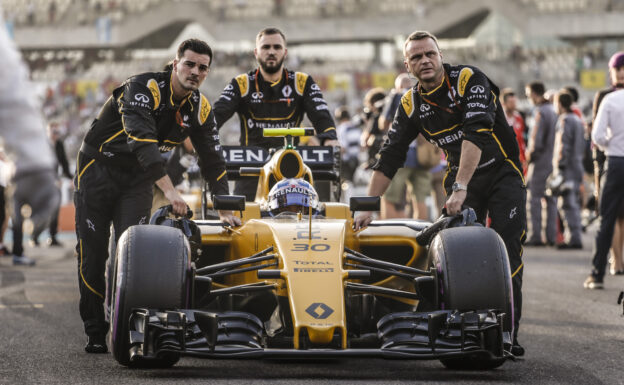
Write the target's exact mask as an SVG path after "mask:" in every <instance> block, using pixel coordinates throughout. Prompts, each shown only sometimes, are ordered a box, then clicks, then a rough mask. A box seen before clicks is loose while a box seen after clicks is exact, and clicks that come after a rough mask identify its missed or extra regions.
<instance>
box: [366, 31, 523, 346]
mask: <svg viewBox="0 0 624 385" xmlns="http://www.w3.org/2000/svg"><path fill="white" fill-rule="evenodd" d="M403 54H404V63H405V67H406V68H407V70H408V71H409V73H411V74H412V75H414V76H415V77H416V78H417V79H418V84H416V85H415V86H414V87H413V88H411V89H410V90H409V91H407V92H406V93H405V94H404V95H403V98H402V99H401V107H400V108H399V109H398V110H397V113H396V115H395V117H394V122H393V123H392V127H391V129H390V131H389V133H388V139H387V140H386V142H385V143H384V145H383V147H382V148H381V150H380V159H379V161H378V162H377V163H376V164H375V166H374V167H373V169H374V170H375V171H374V172H373V176H372V178H371V181H370V183H369V185H368V195H371V196H380V195H382V194H383V193H384V192H385V191H386V189H387V188H388V185H389V184H390V181H391V179H392V177H393V176H394V174H395V173H396V171H397V169H398V168H400V167H401V166H402V165H403V163H404V161H405V156H406V153H407V149H408V146H409V144H410V143H411V142H412V140H414V139H415V138H416V137H417V136H418V135H419V134H421V135H423V136H424V137H425V138H426V139H427V140H429V141H430V142H431V143H433V144H435V145H436V146H438V147H441V148H442V149H444V151H445V152H446V154H447V158H448V162H449V168H448V171H447V175H446V177H445V183H444V187H445V189H446V192H447V196H448V198H447V201H446V210H447V213H448V214H449V215H455V214H457V213H459V212H460V210H461V208H462V206H464V205H466V206H469V207H472V208H474V209H475V211H476V213H477V215H478V220H479V221H480V222H481V223H484V222H485V219H486V216H488V215H489V217H490V218H491V220H492V222H491V227H492V228H493V229H494V230H495V231H496V232H497V233H498V234H499V235H500V236H501V237H502V239H503V241H504V242H505V246H506V248H507V253H508V256H509V262H510V267H511V272H512V282H513V299H514V309H513V312H514V314H513V317H512V318H513V319H514V340H513V346H512V348H511V352H512V353H513V354H514V355H516V356H522V355H523V354H524V349H523V348H522V347H521V346H520V345H519V343H518V339H517V335H518V326H519V320H520V315H521V309H522V291H521V290H522V267H523V265H522V258H521V256H522V242H523V241H524V237H525V231H526V209H525V204H526V186H525V183H524V179H523V176H522V171H521V170H522V166H521V164H520V160H519V155H518V154H519V150H518V143H517V142H516V139H515V135H514V132H513V130H512V129H511V127H509V125H508V124H507V121H506V119H505V115H504V113H503V109H502V107H501V105H500V102H499V100H498V94H499V89H498V87H497V86H496V85H495V84H494V83H492V82H491V81H490V79H488V77H487V76H486V75H485V74H484V73H483V72H481V71H480V70H479V69H478V68H475V67H472V66H467V65H458V66H451V65H449V64H444V63H443V62H442V53H441V51H440V48H439V46H438V42H437V39H436V37H435V36H434V35H432V34H430V33H429V32H424V31H417V32H413V33H412V34H411V35H410V36H409V37H408V38H407V40H406V41H405V45H404V48H403ZM371 221H372V213H371V212H362V213H360V214H359V215H358V216H357V217H356V218H355V220H354V228H355V230H358V229H360V228H363V227H365V226H368V224H369V223H370V222H371ZM484 278H485V277H484Z"/></svg>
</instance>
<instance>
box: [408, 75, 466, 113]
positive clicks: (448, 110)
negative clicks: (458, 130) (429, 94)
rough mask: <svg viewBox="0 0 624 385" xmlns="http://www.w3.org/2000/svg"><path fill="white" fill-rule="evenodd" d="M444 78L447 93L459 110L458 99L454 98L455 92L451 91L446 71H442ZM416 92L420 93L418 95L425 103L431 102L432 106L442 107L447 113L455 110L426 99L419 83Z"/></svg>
mask: <svg viewBox="0 0 624 385" xmlns="http://www.w3.org/2000/svg"><path fill="white" fill-rule="evenodd" d="M444 80H445V81H446V86H447V87H448V89H449V94H450V95H451V98H452V99H453V103H455V105H456V106H457V108H458V109H459V110H460V111H461V110H462V108H461V105H460V104H459V101H458V100H457V99H455V92H453V89H452V88H451V81H450V80H449V78H448V75H447V74H446V71H445V72H444ZM418 93H419V94H420V97H421V98H422V99H423V100H424V101H425V102H427V103H429V104H431V105H432V106H434V107H438V108H439V109H442V110H444V111H446V112H448V113H449V114H452V113H454V112H455V111H453V110H452V109H450V108H448V107H442V106H440V105H439V104H437V103H434V102H432V101H431V100H429V99H427V98H426V97H425V96H424V95H423V93H422V86H421V85H420V83H419V84H418Z"/></svg>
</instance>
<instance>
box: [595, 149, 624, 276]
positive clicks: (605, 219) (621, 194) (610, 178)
mask: <svg viewBox="0 0 624 385" xmlns="http://www.w3.org/2000/svg"><path fill="white" fill-rule="evenodd" d="M623 203H624V157H622V156H608V157H607V161H606V163H605V172H604V178H603V180H602V186H601V188H600V216H599V217H598V220H599V221H600V222H599V223H600V224H599V227H598V232H597V233H596V238H595V240H594V257H593V260H592V265H593V270H592V275H593V276H595V277H597V278H603V277H604V275H605V271H606V269H607V256H608V254H609V249H610V248H611V243H612V242H613V231H614V229H615V220H616V219H617V217H618V214H619V210H618V209H619V207H620V205H621V204H623Z"/></svg>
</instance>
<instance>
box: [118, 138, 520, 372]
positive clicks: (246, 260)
mask: <svg viewBox="0 0 624 385" xmlns="http://www.w3.org/2000/svg"><path fill="white" fill-rule="evenodd" d="M265 131H266V132H265V135H284V136H286V145H285V147H284V148H283V149H279V150H277V151H276V152H274V153H272V155H271V156H270V157H269V160H268V161H267V162H266V163H264V164H263V165H262V166H261V167H248V166H245V164H247V163H245V162H246V161H245V159H244V157H241V158H240V159H241V161H240V162H239V163H237V167H238V166H242V167H239V168H238V169H237V170H236V171H235V172H232V174H236V175H237V177H256V178H258V179H259V186H258V192H257V196H256V200H255V201H254V202H245V200H244V197H236V196H215V197H213V199H212V200H211V202H210V201H208V200H206V203H205V206H206V209H204V208H203V209H202V215H201V216H202V217H205V216H206V212H207V208H210V206H212V208H214V209H225V210H235V211H236V212H238V213H239V214H240V217H241V219H242V226H240V227H236V228H231V227H228V226H225V225H224V224H223V223H221V222H220V221H219V220H218V219H201V220H194V221H193V220H190V219H187V218H180V219H176V218H170V217H169V216H168V215H167V209H166V208H163V209H161V210H159V211H157V212H156V213H155V214H154V216H153V217H152V221H151V224H149V225H140V226H133V227H130V228H129V229H128V230H127V231H126V232H125V233H124V234H122V236H121V238H120V241H119V244H118V246H117V250H116V256H115V261H114V263H113V264H112V266H113V268H114V273H113V274H112V275H111V277H112V278H113V279H112V280H111V289H112V290H111V294H110V295H111V301H110V303H111V314H110V343H111V347H112V351H113V354H114V357H115V359H116V360H117V361H118V362H119V363H121V364H122V365H128V366H161V367H162V366H171V365H173V364H175V363H176V362H177V361H178V360H179V358H180V356H182V355H188V356H196V357H206V358H301V357H319V358H331V357H347V356H351V357H384V358H411V359H439V360H440V361H441V362H442V363H443V364H444V365H445V366H447V367H449V368H465V369H491V368H495V367H498V366H500V365H502V364H503V363H504V362H505V360H507V359H508V358H513V356H512V355H511V354H510V353H509V352H508V350H509V348H510V342H511V339H510V335H511V334H510V333H511V332H512V325H513V323H512V322H511V321H512V317H513V314H512V309H513V306H512V295H511V276H510V272H509V264H508V261H507V254H506V251H505V246H504V244H503V242H502V240H501V239H500V237H499V236H498V235H497V234H496V233H495V232H494V231H493V230H491V229H488V228H484V227H481V226H479V225H478V224H477V225H475V224H474V223H475V221H476V218H475V215H474V211H472V210H470V209H466V210H464V211H463V212H462V214H461V215H458V216H455V217H442V218H441V219H439V220H438V221H436V222H435V223H433V224H431V223H427V222H421V221H417V220H386V221H381V220H378V221H373V222H372V223H371V225H370V226H369V227H367V228H365V229H363V230H360V231H357V232H355V231H353V229H352V223H353V213H354V212H355V211H363V210H364V211H373V210H378V207H379V198H378V197H354V198H351V201H350V204H349V205H347V204H343V203H337V202H319V201H318V195H316V192H315V191H314V188H311V186H312V185H313V184H314V182H315V175H317V176H318V175H321V176H325V177H327V176H328V175H329V176H331V175H332V172H333V171H332V170H331V169H330V170H327V169H326V168H325V169H322V167H321V170H320V172H318V170H315V162H314V160H309V161H308V164H306V162H305V161H304V157H309V154H307V155H306V154H304V155H305V156H302V155H301V153H300V152H299V151H298V149H296V148H294V146H292V141H291V139H292V136H295V135H304V134H307V129H290V130H287V131H285V130H283V129H274V130H265ZM321 149H322V148H318V149H317V150H318V151H320V150H321ZM329 150H331V149H329ZM261 158H262V157H260V158H259V159H261ZM330 158H332V159H333V157H331V156H330ZM252 160H253V161H257V159H252ZM261 160H262V161H263V162H264V160H263V159H261ZM231 163H236V162H230V164H231ZM251 163H253V162H251ZM252 165H253V164H252ZM230 171H232V170H230ZM334 176H335V175H334ZM326 179H327V178H326Z"/></svg>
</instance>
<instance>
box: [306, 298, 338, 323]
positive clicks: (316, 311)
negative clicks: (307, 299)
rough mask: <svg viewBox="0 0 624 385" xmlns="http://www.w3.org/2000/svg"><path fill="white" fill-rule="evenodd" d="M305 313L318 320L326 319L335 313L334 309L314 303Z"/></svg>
mask: <svg viewBox="0 0 624 385" xmlns="http://www.w3.org/2000/svg"><path fill="white" fill-rule="evenodd" d="M305 311H306V313H308V314H309V315H311V316H312V317H314V318H316V319H325V318H327V317H329V316H330V315H331V314H332V313H333V312H334V309H332V308H331V307H329V306H327V305H325V304H324V303H320V302H314V303H313V304H312V305H310V306H308V308H307V309H306V310H305Z"/></svg>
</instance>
